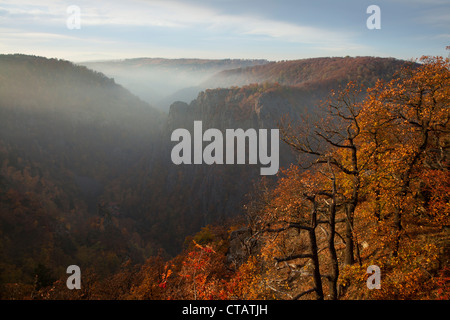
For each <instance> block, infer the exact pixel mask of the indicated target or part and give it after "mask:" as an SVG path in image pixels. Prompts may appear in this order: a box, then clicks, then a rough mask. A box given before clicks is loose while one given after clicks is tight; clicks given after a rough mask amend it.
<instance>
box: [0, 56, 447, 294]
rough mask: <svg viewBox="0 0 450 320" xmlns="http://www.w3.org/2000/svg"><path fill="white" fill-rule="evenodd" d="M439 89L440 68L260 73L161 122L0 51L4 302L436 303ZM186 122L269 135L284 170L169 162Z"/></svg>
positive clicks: (442, 199) (214, 89) (80, 79)
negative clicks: (78, 273) (73, 271)
mask: <svg viewBox="0 0 450 320" xmlns="http://www.w3.org/2000/svg"><path fill="white" fill-rule="evenodd" d="M377 80H380V81H377ZM449 81H450V77H449V65H448V61H447V62H445V61H444V60H442V59H439V58H426V59H423V60H421V61H419V63H406V62H405V61H400V60H395V59H382V58H372V57H359V58H350V57H347V58H320V59H306V60H296V61H283V62H277V63H264V64H263V65H260V66H251V67H248V68H234V69H232V70H228V71H222V72H220V73H218V74H216V75H215V76H214V77H212V78H210V80H208V81H207V85H208V87H209V88H210V89H207V90H204V91H201V92H200V93H199V94H198V95H197V98H196V99H194V100H192V101H190V102H189V103H187V102H180V101H178V102H176V101H173V103H172V105H171V108H170V112H169V114H168V115H165V114H164V115H163V114H161V113H160V112H158V111H157V110H156V109H154V108H153V107H152V106H150V105H149V104H148V103H146V102H143V101H142V100H140V99H139V98H137V97H136V96H134V95H132V94H131V93H130V92H129V91H128V90H126V89H124V88H123V87H122V86H120V85H118V84H116V83H115V81H114V80H112V79H110V78H108V77H106V76H105V75H104V74H102V73H99V72H96V71H92V70H90V69H87V68H86V67H82V66H77V65H74V64H73V63H70V62H67V61H62V60H56V59H47V58H41V57H35V56H25V55H2V56H0V165H1V167H0V170H1V171H0V179H1V180H0V297H1V298H3V299H15V298H17V299H436V298H437V299H442V298H444V299H448V272H449V271H448V270H449V269H448V268H449V267H448V253H449V236H448V230H449V229H448V225H449V224H450V221H449V212H448V201H449V183H450V181H449V175H448V152H449V149H448V147H449V145H448V144H449V137H448V125H449V120H450V114H449V108H448V106H449V101H448V97H449V96H450V91H449V86H450V82H449ZM195 120H199V121H202V123H203V130H206V129H207V128H217V129H219V130H225V129H233V128H243V129H247V128H255V129H263V128H264V129H272V128H277V129H280V133H281V141H280V166H281V168H280V171H279V173H278V174H277V175H276V176H266V177H261V175H260V173H259V169H260V166H259V165H205V164H203V165H174V164H173V163H172V161H171V156H170V155H171V150H172V148H173V146H174V145H175V142H172V141H171V139H170V136H171V133H172V132H173V130H175V129H178V128H186V129H188V130H189V131H190V132H191V133H192V130H193V122H194V121H195ZM71 264H76V265H78V266H80V268H81V269H82V270H83V273H82V274H83V278H82V289H81V290H73V291H70V290H68V289H67V287H66V284H65V279H66V277H67V274H66V273H65V268H67V266H68V265H71ZM369 265H376V266H379V267H380V268H381V270H382V279H383V280H382V281H383V286H382V289H381V290H368V289H367V287H366V283H365V280H366V279H367V274H366V269H367V267H368V266H369Z"/></svg>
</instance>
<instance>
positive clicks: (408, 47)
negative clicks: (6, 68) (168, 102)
mask: <svg viewBox="0 0 450 320" xmlns="http://www.w3.org/2000/svg"><path fill="white" fill-rule="evenodd" d="M370 5H378V6H379V8H380V10H381V20H380V23H381V29H373V30H370V29H368V28H367V26H366V21H367V19H368V18H369V17H370V16H371V14H369V13H367V12H366V10H367V7H368V6H370ZM70 6H77V7H78V8H79V9H80V20H79V21H80V28H79V29H70V28H68V26H67V21H68V19H69V22H71V23H72V25H73V23H76V19H74V18H75V17H76V16H74V13H73V11H71V12H69V13H68V12H67V9H68V7H70ZM448 45H450V0H390V1H384V0H383V1H380V0H371V1H365V0H338V1H337V0H317V1H313V0H309V1H293V0H292V1H291V0H288V1H282V0H281V1H272V0H270V1H267V0H249V1H245V0H240V1H238V0H187V1H181V0H174V1H171V0H169V1H167V0H166V1H164V0H161V1H159V0H109V1H104V0H89V1H87V0H60V1H57V0H54V1H51V0H0V53H25V54H34V55H41V56H46V57H57V58H62V59H68V60H72V61H84V60H96V59H114V58H131V57H167V58H213V59H219V58H264V59H269V60H291V59H300V58H307V57H324V56H346V55H350V56H358V55H359V56H362V55H370V56H382V57H396V58H403V59H410V58H417V57H420V56H422V55H440V56H448V54H449V52H450V51H446V50H445V47H446V46H448Z"/></svg>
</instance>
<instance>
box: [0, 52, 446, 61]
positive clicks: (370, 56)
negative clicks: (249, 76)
mask: <svg viewBox="0 0 450 320" xmlns="http://www.w3.org/2000/svg"><path fill="white" fill-rule="evenodd" d="M0 55H25V56H36V57H41V58H46V59H59V60H64V61H69V62H73V63H94V62H121V61H127V60H139V59H150V60H158V59H159V60H199V61H201V60H204V61H224V60H231V61H233V60H236V61H267V62H283V61H299V60H309V59H327V58H364V57H369V58H381V59H396V60H402V61H415V60H419V59H420V58H421V57H422V56H425V55H421V56H417V57H411V58H409V59H404V58H397V57H392V56H373V55H345V56H317V57H303V58H292V59H280V60H269V59H264V58H195V57H192V58H191V57H189V58H187V57H179V58H168V57H159V56H158V57H157V56H155V57H151V56H147V57H145V56H136V57H130V58H109V59H94V60H79V61H75V60H69V59H65V58H60V57H52V56H43V55H37V54H28V53H21V52H14V53H0ZM443 57H444V58H445V56H443Z"/></svg>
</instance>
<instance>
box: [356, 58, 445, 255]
mask: <svg viewBox="0 0 450 320" xmlns="http://www.w3.org/2000/svg"><path fill="white" fill-rule="evenodd" d="M419 62H420V63H421V64H420V66H418V67H405V68H403V69H402V70H401V72H400V73H399V75H398V77H395V78H394V79H393V80H391V81H389V82H387V83H384V82H381V81H380V82H378V83H377V85H376V86H375V87H374V88H373V89H371V90H370V91H369V95H368V98H367V100H366V102H365V106H364V109H363V111H362V115H361V118H362V120H361V121H362V123H363V127H364V139H365V143H366V149H365V150H366V152H367V153H369V154H374V156H373V157H371V159H370V160H371V169H373V170H372V171H371V174H370V179H369V180H370V181H371V182H372V189H373V190H374V192H375V195H376V197H375V200H376V201H377V203H376V205H375V207H376V211H375V214H376V215H377V218H378V219H379V220H380V219H381V220H385V221H386V220H390V221H392V224H391V225H392V231H393V232H392V234H393V239H392V243H393V246H392V254H393V255H394V256H396V255H398V252H399V247H400V242H401V238H402V235H403V234H404V219H405V215H410V214H412V213H414V211H415V210H416V209H417V205H418V200H419V198H420V197H422V198H423V197H425V198H427V197H428V199H425V200H426V201H425V202H428V203H429V200H431V199H430V197H433V196H432V194H430V193H428V195H426V193H425V192H424V190H423V188H424V187H425V186H426V185H427V184H428V186H429V187H432V185H433V184H435V182H433V183H431V184H430V182H431V181H430V179H429V177H430V175H434V177H435V178H438V179H439V180H441V179H442V181H446V180H447V179H446V177H448V151H447V150H448V149H447V148H448V139H449V135H448V134H449V120H450V113H449V104H450V98H449V97H450V70H449V61H448V59H447V60H444V59H442V58H439V57H435V58H432V57H422V58H421V59H420V60H419ZM427 176H428V179H427V178H426V177H427ZM421 189H422V190H421ZM441 190H447V191H448V187H444V186H443V189H441ZM447 196H448V193H447ZM381 208H383V209H381ZM442 209H444V210H443V211H442V212H440V213H439V214H440V215H444V216H447V217H448V209H445V208H442ZM425 211H427V210H425Z"/></svg>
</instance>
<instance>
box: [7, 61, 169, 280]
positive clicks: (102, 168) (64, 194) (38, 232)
mask: <svg viewBox="0 0 450 320" xmlns="http://www.w3.org/2000/svg"><path fill="white" fill-rule="evenodd" d="M161 119H162V117H161V115H160V114H159V112H158V111H156V110H155V109H153V108H152V107H151V106H149V105H148V104H147V103H144V102H142V101H141V100H139V99H138V98H137V97H135V96H133V95H131V94H130V93H129V92H128V91H127V90H125V89H124V88H122V87H120V86H118V85H116V84H115V83H114V81H113V80H111V79H109V78H107V77H105V76H104V75H103V74H100V73H97V72H93V71H91V70H88V69H87V68H85V67H79V66H75V65H74V64H72V63H70V62H67V61H61V60H56V59H46V58H41V57H34V56H25V55H2V56H0V165H1V167H0V170H1V171H0V174H1V176H0V179H1V181H0V184H1V189H0V198H1V201H0V221H1V223H0V228H1V229H0V230H1V232H0V236H1V241H0V256H1V258H0V282H1V283H2V284H4V283H11V282H24V283H33V282H34V276H35V274H36V272H38V273H39V276H40V275H41V273H42V272H43V271H42V270H47V269H49V270H50V269H52V270H53V271H52V272H55V271H57V270H59V271H61V270H62V268H63V265H64V264H70V263H71V262H73V261H74V260H78V261H79V263H81V264H85V265H92V264H94V265H95V264H96V263H97V262H98V263H99V264H98V266H99V268H103V269H104V272H109V271H111V270H113V269H114V265H117V263H118V262H119V261H120V260H121V259H122V258H123V257H125V256H130V255H131V256H133V254H134V253H133V250H134V249H133V248H131V247H130V242H131V241H130V240H129V239H128V240H125V239H126V238H123V237H124V236H126V233H127V232H131V231H132V230H133V228H134V227H133V223H132V222H130V221H129V220H128V218H127V217H124V216H122V215H121V214H120V209H119V207H118V204H117V203H102V202H101V197H100V196H101V194H102V193H103V190H104V188H105V187H106V186H107V185H108V184H109V183H110V182H111V181H112V179H114V178H115V177H117V176H119V175H120V174H122V173H123V172H126V171H127V170H128V169H129V168H130V167H132V166H133V165H135V163H136V162H137V161H138V160H140V159H142V157H144V156H146V158H147V159H150V157H149V155H150V154H151V152H152V148H154V144H155V141H156V135H157V134H158V132H159V131H160V123H161ZM108 224H109V225H108ZM119 226H120V227H119ZM100 230H103V231H104V232H102V231H100ZM108 233H109V234H108ZM133 245H136V244H135V243H133ZM134 255H135V257H136V258H138V259H139V258H141V259H142V254H141V253H139V252H138V253H136V254H134ZM119 257H122V258H119ZM36 270H38V271H36ZM42 281H44V280H42ZM44 282H45V281H44Z"/></svg>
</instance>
